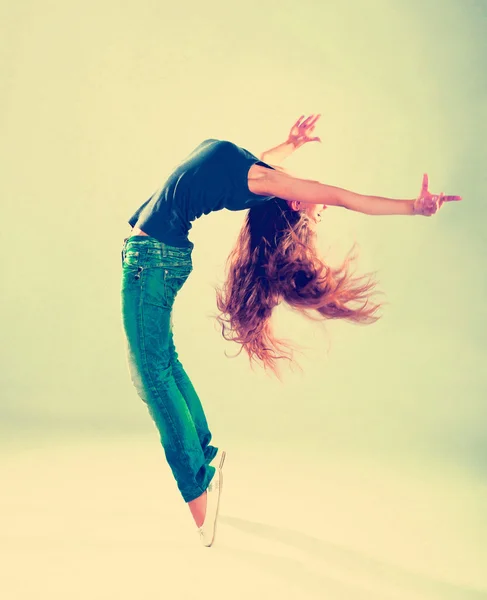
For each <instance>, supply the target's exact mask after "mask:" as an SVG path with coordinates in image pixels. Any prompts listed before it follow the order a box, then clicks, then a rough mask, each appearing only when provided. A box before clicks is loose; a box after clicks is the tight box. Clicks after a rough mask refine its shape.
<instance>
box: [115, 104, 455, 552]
mask: <svg viewBox="0 0 487 600" xmlns="http://www.w3.org/2000/svg"><path fill="white" fill-rule="evenodd" d="M319 117H320V115H317V116H315V115H312V116H310V117H308V118H307V119H305V120H303V117H300V118H299V119H298V121H297V122H296V123H295V125H293V127H292V128H291V131H290V134H289V136H288V139H287V140H286V142H284V143H283V144H280V145H279V146H277V147H276V148H273V149H271V150H269V151H268V152H265V153H264V154H263V155H261V156H260V158H257V157H256V156H254V155H253V154H251V153H250V152H248V151H247V150H245V149H244V148H240V147H239V146H237V145H235V144H233V143H231V142H228V141H221V140H214V139H208V140H205V141H204V142H202V143H201V144H200V145H199V146H198V147H197V148H195V150H194V151H193V152H192V153H191V154H190V155H189V156H188V157H187V158H186V159H185V160H183V161H182V162H181V163H180V164H179V165H178V166H177V167H176V169H175V170H174V172H173V173H172V174H171V175H170V176H169V178H168V179H167V181H166V182H165V184H164V185H163V186H162V188H161V189H160V190H158V191H157V192H156V193H155V194H154V195H152V196H151V197H150V198H149V199H148V200H147V201H146V202H144V203H143V204H142V205H141V206H140V207H139V208H138V209H137V211H136V212H135V213H134V214H133V215H132V217H131V218H130V219H129V221H128V222H129V224H130V225H131V226H132V228H133V229H132V231H131V233H130V235H129V237H127V238H125V240H124V244H123V249H122V286H121V308H122V317H123V327H124V332H125V335H126V339H127V353H128V365H129V370H130V375H131V378H132V381H133V384H134V386H135V388H136V390H137V393H138V395H139V396H140V397H141V399H142V400H143V401H144V402H145V403H146V404H147V408H148V411H149V413H150V415H151V416H152V418H153V420H154V422H155V424H156V426H157V428H158V431H159V434H160V438H161V443H162V446H163V448H164V452H165V456H166V459H167V462H168V464H169V466H170V468H171V470H172V473H173V475H174V478H175V480H176V482H177V485H178V488H179V491H180V493H181V495H182V497H183V499H184V500H185V502H187V503H188V505H189V508H190V510H191V513H192V515H193V518H194V520H195V523H196V525H197V527H198V531H199V534H200V538H201V541H202V543H203V544H204V545H205V546H211V545H212V543H213V540H214V537H215V530H216V521H217V515H218V508H219V501H220V494H221V487H222V466H223V462H224V460H225V452H224V451H222V450H218V448H217V447H215V446H213V445H211V444H210V442H211V439H212V436H211V433H210V429H209V426H208V423H207V420H206V417H205V413H204V410H203V407H202V405H201V401H200V399H199V397H198V395H197V393H196V391H195V389H194V387H193V385H192V383H191V381H190V379H189V377H188V375H187V374H186V372H185V370H184V367H183V365H182V364H181V362H180V361H179V358H178V354H177V351H176V348H175V345H174V339H173V328H172V319H171V312H172V308H173V305H174V300H175V297H176V295H177V293H178V291H179V290H180V289H181V287H182V286H183V284H184V282H185V281H186V280H187V278H188V277H189V275H190V273H191V271H192V262H191V254H192V250H193V243H192V242H190V241H189V239H188V232H189V230H190V229H191V226H192V225H191V223H192V221H194V220H195V219H197V218H199V217H200V216H202V215H203V214H208V213H210V212H214V211H218V210H221V209H223V208H226V209H228V210H233V211H235V210H245V209H249V210H248V213H247V216H246V220H245V223H244V225H243V228H242V231H241V233H240V235H239V239H238V241H237V244H236V247H235V249H234V250H233V251H232V253H231V255H230V257H229V265H228V271H229V272H228V278H227V281H226V283H225V285H224V288H223V290H219V291H218V292H217V304H218V308H219V310H220V312H221V316H220V317H219V320H220V323H221V324H222V333H223V335H224V336H225V337H226V338H227V339H232V340H234V341H236V342H238V343H239V344H240V345H241V349H242V348H243V349H245V351H246V352H247V354H248V356H249V358H250V359H251V360H257V361H260V362H261V363H262V364H263V365H264V367H266V368H270V369H272V370H273V371H274V372H275V373H277V368H276V361H277V360H278V359H281V358H288V359H289V360H291V359H292V353H289V351H288V352H286V348H288V349H289V345H288V344H285V343H283V342H281V341H279V340H277V339H275V338H274V337H273V334H272V329H271V326H270V317H271V314H272V310H273V308H274V307H275V306H277V304H279V303H280V302H281V301H285V302H286V303H287V304H289V305H290V306H292V307H294V308H296V309H298V310H300V311H302V313H303V314H304V315H306V316H310V317H312V318H313V317H314V318H343V319H348V320H350V321H353V322H362V323H371V322H373V321H375V320H376V319H377V318H378V317H377V316H376V315H375V313H376V311H377V309H378V307H379V305H377V304H374V303H372V302H371V300H370V299H371V293H372V290H373V288H374V286H375V283H374V282H373V281H371V280H370V279H369V280H367V281H361V280H360V279H357V278H352V277H350V275H349V273H348V270H347V267H348V264H349V262H350V260H351V259H347V260H346V261H345V262H344V264H343V265H342V267H341V268H339V269H331V268H330V267H328V266H327V265H326V264H325V263H324V262H323V261H322V260H321V259H320V258H319V257H318V255H317V252H316V247H315V235H316V231H315V224H316V223H317V222H318V221H319V218H320V212H321V211H322V210H325V209H326V207H327V206H340V207H343V208H347V209H349V210H354V211H358V212H362V213H365V214H369V215H423V216H431V215H433V214H434V213H435V212H436V211H437V210H438V209H439V208H440V207H441V206H442V205H443V203H444V202H449V201H453V200H461V198H460V197H459V196H444V195H443V194H440V195H433V194H431V193H430V192H429V191H428V178H427V176H426V175H425V176H424V178H423V185H422V188H421V193H420V195H419V197H418V198H416V199H412V200H392V199H389V198H380V197H376V196H364V195H361V194H355V193H353V192H349V191H346V190H344V189H341V188H337V187H333V186H329V185H325V184H323V183H320V182H318V181H312V180H308V179H300V178H296V177H293V176H291V175H289V174H287V173H286V172H284V171H283V170H282V169H281V168H280V167H279V166H277V164H278V163H279V162H280V161H281V160H283V159H284V158H285V157H286V156H288V155H289V154H291V152H292V151H293V150H295V149H296V148H298V147H300V146H302V145H303V144H305V143H307V142H312V141H321V140H320V139H319V138H318V137H312V133H313V130H314V128H315V124H316V122H317V120H318V119H319Z"/></svg>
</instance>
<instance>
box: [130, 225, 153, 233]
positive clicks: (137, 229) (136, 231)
mask: <svg viewBox="0 0 487 600" xmlns="http://www.w3.org/2000/svg"><path fill="white" fill-rule="evenodd" d="M130 235H149V234H148V233H146V232H145V231H142V229H140V228H139V227H133V228H132V230H131V231H130Z"/></svg>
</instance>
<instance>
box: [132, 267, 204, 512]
mask: <svg viewBox="0 0 487 600" xmlns="http://www.w3.org/2000/svg"><path fill="white" fill-rule="evenodd" d="M161 271H162V270H161V269H155V268H150V269H149V268H147V269H144V270H143V272H141V275H140V276H137V269H135V270H134V269H132V268H126V269H125V270H124V275H123V277H124V280H123V288H122V314H123V325H124V330H125V333H126V337H127V349H128V363H129V369H130V374H131V377H132V381H133V383H134V386H135V388H136V390H137V393H138V394H139V396H140V397H141V399H142V400H143V401H144V402H145V403H146V404H147V407H148V410H149V413H150V415H151V416H152V418H153V420H154V422H155V424H156V426H157V429H158V430H159V433H160V438H161V443H162V446H163V448H164V452H165V455H166V459H167V462H168V464H169V466H170V468H171V470H172V473H173V475H174V478H175V479H176V482H177V485H178V488H179V490H180V492H181V494H182V496H183V498H184V500H185V502H190V501H192V500H194V499H195V498H198V497H200V496H201V495H202V494H203V493H204V492H205V490H206V489H207V487H208V485H209V483H210V481H211V479H212V478H213V476H214V473H215V469H214V467H211V466H207V462H206V459H205V454H204V452H203V450H202V448H201V444H200V440H199V437H198V433H197V431H196V427H195V424H194V422H193V419H192V417H191V414H190V411H189V409H188V406H187V404H186V401H185V399H184V398H183V396H182V394H181V392H180V390H179V388H178V386H177V384H176V381H175V379H174V376H173V371H172V366H171V360H170V351H169V332H170V318H171V310H170V309H169V308H168V307H166V306H164V305H162V304H161V303H158V298H159V297H160V296H159V293H160V292H159V289H160V288H159V287H158V286H159V284H160V281H161V279H160V278H161ZM156 302H157V303H156Z"/></svg>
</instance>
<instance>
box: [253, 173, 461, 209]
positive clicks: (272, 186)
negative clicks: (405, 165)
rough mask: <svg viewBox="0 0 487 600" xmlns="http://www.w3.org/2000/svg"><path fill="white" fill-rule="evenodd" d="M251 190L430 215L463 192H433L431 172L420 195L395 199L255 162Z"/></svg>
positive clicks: (351, 206)
mask: <svg viewBox="0 0 487 600" xmlns="http://www.w3.org/2000/svg"><path fill="white" fill-rule="evenodd" d="M248 185H249V189H250V191H251V192H253V193H255V194H259V195H262V196H275V197H276V198H282V199H283V200H288V201H291V202H292V201H295V202H303V203H310V204H326V205H328V206H341V207H342V208H347V209H348V210H353V211H356V212H361V213H364V214H366V215H417V214H420V215H424V216H431V215H432V214H434V213H435V212H436V211H437V210H438V208H440V207H441V206H442V204H443V203H444V202H451V201H457V200H461V199H462V198H461V196H444V195H443V194H440V195H439V196H434V195H433V194H431V193H430V192H429V191H428V176H427V175H425V176H424V178H423V186H422V188H421V193H420V196H419V197H418V198H416V199H411V200H394V199H392V198H382V197H380V196H367V195H363V194H356V193H355V192H350V191H348V190H344V189H343V188H339V187H335V186H332V185H326V184H324V183H320V182H319V181H313V180H311V179H299V178H297V177H293V176H291V175H288V174H286V173H281V172H280V171H274V170H271V169H267V168H265V167H262V166H260V165H253V166H252V167H251V169H250V171H249V176H248Z"/></svg>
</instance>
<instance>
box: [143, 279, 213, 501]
mask: <svg viewBox="0 0 487 600" xmlns="http://www.w3.org/2000/svg"><path fill="white" fill-rule="evenodd" d="M144 281H145V278H144V277H141V280H140V296H139V303H140V305H139V311H138V312H139V315H140V324H139V325H140V327H138V328H137V329H138V331H137V333H138V336H139V346H140V348H141V351H142V355H143V357H142V360H143V362H144V369H145V373H146V376H147V377H148V378H149V379H150V384H151V387H152V391H155V394H156V396H157V397H158V398H159V400H161V396H160V393H159V390H158V389H157V386H156V385H154V381H153V379H152V371H151V369H149V368H148V366H149V365H148V361H147V354H146V349H145V336H144V334H143V332H144V331H145V324H144V310H143V305H144V302H143V298H144ZM170 313H172V310H171V311H170ZM169 318H170V317H169ZM171 368H172V367H171ZM176 388H177V389H178V391H179V393H180V394H181V391H180V390H179V388H178V386H177V384H176ZM181 396H182V394H181ZM183 400H184V398H183ZM160 406H161V407H163V408H164V411H165V413H166V416H167V417H168V421H169V422H170V423H171V427H172V428H173V432H175V434H176V435H175V437H176V438H177V440H178V444H179V446H180V449H181V455H182V456H184V457H185V458H186V459H188V456H187V454H186V452H184V447H183V445H182V443H181V439H180V436H179V434H178V433H177V429H176V428H175V427H174V421H173V419H172V417H171V415H170V412H169V411H168V410H167V409H166V407H165V406H164V403H163V402H160ZM186 462H187V465H188V471H190V469H189V459H188V460H187V461H186ZM193 482H194V484H195V485H194V487H195V489H197V490H199V491H201V494H203V493H204V491H205V489H206V488H205V489H203V488H202V486H199V485H198V484H197V483H196V481H195V480H193ZM201 494H200V495H201ZM196 497H198V496H196Z"/></svg>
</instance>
